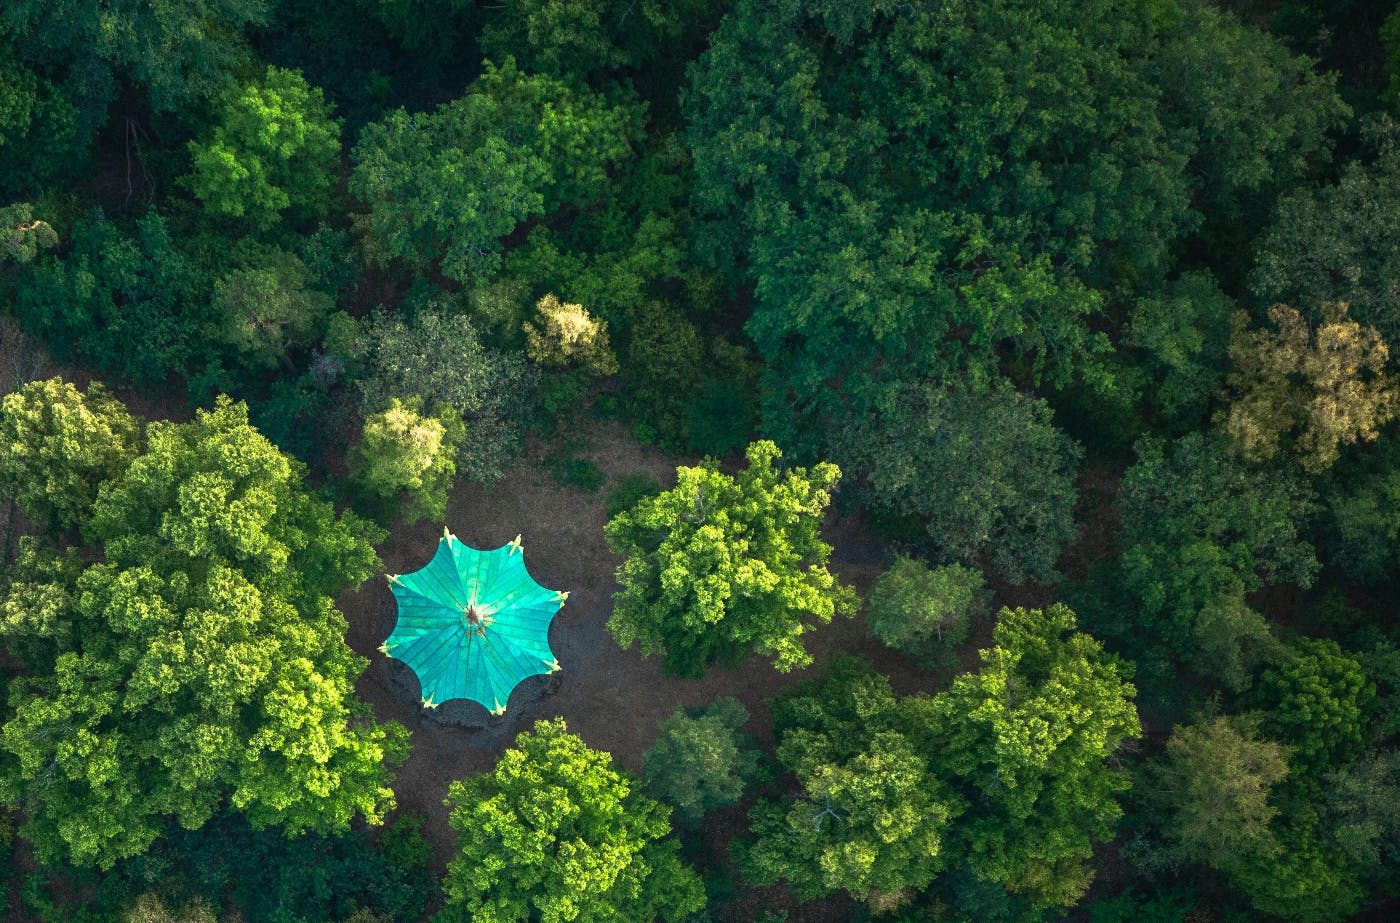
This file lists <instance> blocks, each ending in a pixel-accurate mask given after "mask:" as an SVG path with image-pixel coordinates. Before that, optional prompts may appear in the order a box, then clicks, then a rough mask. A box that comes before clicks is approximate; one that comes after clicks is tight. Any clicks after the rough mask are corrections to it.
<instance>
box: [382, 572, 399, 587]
mask: <svg viewBox="0 0 1400 923" xmlns="http://www.w3.org/2000/svg"><path fill="white" fill-rule="evenodd" d="M400 576H401V575H399V574H385V575H384V579H385V580H387V581H389V582H390V583H396V584H398V585H399V586H403V584H402V583H399V577H400Z"/></svg>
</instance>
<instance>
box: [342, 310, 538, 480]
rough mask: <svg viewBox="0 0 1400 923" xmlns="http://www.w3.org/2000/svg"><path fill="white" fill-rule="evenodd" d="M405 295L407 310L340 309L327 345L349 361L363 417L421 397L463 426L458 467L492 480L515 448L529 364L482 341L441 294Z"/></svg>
mask: <svg viewBox="0 0 1400 923" xmlns="http://www.w3.org/2000/svg"><path fill="white" fill-rule="evenodd" d="M410 295H411V297H410V298H409V299H408V301H409V304H408V305H407V306H408V307H409V308H411V310H408V311H400V312H395V313H389V312H387V311H384V310H379V311H376V312H374V313H373V314H371V315H370V316H369V317H368V318H367V319H365V320H364V321H361V322H359V323H355V322H353V321H352V320H351V319H350V318H349V317H347V316H346V315H343V314H342V315H339V318H340V321H343V322H344V323H342V324H341V327H342V330H344V331H345V332H346V336H344V337H340V338H336V339H334V341H333V342H332V338H331V337H329V336H328V343H327V345H328V346H329V347H331V349H332V352H335V353H338V354H340V355H342V356H344V357H345V358H346V359H348V360H349V361H350V363H351V366H352V370H351V374H352V378H353V379H354V381H355V387H356V389H357V390H358V392H359V395H360V409H361V411H362V412H363V413H364V414H365V416H366V417H368V416H370V415H373V414H377V413H382V412H384V410H385V409H386V408H388V407H389V405H390V403H391V402H392V401H393V400H394V399H398V400H400V401H413V400H421V401H422V405H423V407H425V408H428V410H429V411H430V412H432V413H434V414H436V413H438V411H439V409H440V408H450V409H451V410H452V411H455V412H456V413H457V414H460V416H461V419H462V422H463V423H464V424H465V426H466V430H465V434H464V435H463V436H462V438H461V440H460V443H459V444H458V448H457V454H456V461H455V464H456V466H457V473H458V474H459V475H461V476H462V477H464V478H466V479H468V480H478V481H494V480H495V479H496V478H498V477H500V476H501V472H502V470H503V468H504V466H505V464H506V462H507V461H509V460H510V458H511V457H512V456H513V455H514V454H515V453H516V452H517V451H518V450H519V447H520V438H521V431H522V430H523V429H524V426H525V424H526V422H527V421H528V417H527V413H528V408H529V406H530V401H531V397H532V395H531V392H532V389H533V387H534V381H535V379H534V376H533V374H532V370H531V369H530V368H529V367H528V366H527V365H526V364H525V362H524V361H523V360H522V358H521V357H520V356H519V355H518V354H513V353H509V352H504V351H499V350H496V349H492V348H490V347H487V346H485V345H483V344H482V342H481V337H480V336H479V335H478V334H477V330H476V327H475V326H474V325H473V324H472V322H471V320H470V319H469V318H468V317H467V316H466V315H465V314H464V313H460V312H459V311H457V310H454V307H453V305H451V304H449V302H448V301H447V299H446V298H445V297H444V296H442V295H441V294H440V293H435V294H429V295H427V297H426V298H422V299H420V298H418V297H416V296H415V295H414V293H410Z"/></svg>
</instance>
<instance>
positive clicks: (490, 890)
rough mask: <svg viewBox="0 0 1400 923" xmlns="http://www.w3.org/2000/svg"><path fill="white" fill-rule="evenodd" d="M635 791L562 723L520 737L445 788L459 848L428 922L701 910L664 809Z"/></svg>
mask: <svg viewBox="0 0 1400 923" xmlns="http://www.w3.org/2000/svg"><path fill="white" fill-rule="evenodd" d="M634 784H635V783H634V781H633V780H632V779H631V778H630V777H628V776H627V775H626V774H624V773H621V772H618V771H617V770H615V769H613V768H612V765H611V759H610V758H609V757H608V755H607V754H606V753H599V752H597V751H596V750H590V749H589V748H588V747H587V746H585V745H584V743H583V741H582V740H580V739H579V738H577V737H575V736H573V735H572V734H569V733H568V730H567V728H566V727H565V725H564V722H563V721H562V720H553V721H540V722H538V723H536V725H535V727H534V730H533V731H524V732H522V733H521V734H520V735H519V736H518V737H517V738H516V740H515V747H514V748H512V749H509V750H506V751H505V752H504V753H503V754H501V757H500V759H499V761H498V762H497V764H496V768H495V769H494V770H493V771H491V772H490V773H487V774H485V775H481V776H476V777H474V778H471V779H468V780H466V781H464V782H453V783H452V785H451V787H450V788H449V790H448V796H447V804H448V807H449V808H450V809H451V812H452V813H451V816H450V823H451V824H452V828H453V829H454V830H456V831H457V834H458V839H457V849H458V852H457V855H456V857H455V858H454V859H452V861H451V862H449V863H448V867H447V878H446V880H445V881H444V882H443V886H444V889H445V891H446V893H447V904H446V907H445V908H444V909H443V911H442V912H441V913H440V914H439V915H438V916H437V917H436V919H437V920H439V921H441V923H452V921H468V920H470V921H473V923H506V921H521V923H524V921H527V920H531V919H542V920H557V921H560V923H567V921H573V920H577V921H580V923H595V921H596V923H601V921H604V920H643V919H645V920H651V919H655V918H657V917H659V918H661V919H662V920H665V921H666V923H674V921H679V920H682V919H684V918H685V916H686V915H687V914H689V913H691V912H693V911H696V910H699V909H700V908H701V907H702V906H703V905H704V893H703V891H702V889H701V887H700V879H699V876H697V875H696V874H695V873H694V872H693V871H691V870H690V869H689V868H687V867H686V866H684V865H683V864H682V863H681V861H680V859H679V857H678V855H677V846H676V843H675V841H674V840H672V839H670V838H668V837H667V834H668V833H669V832H670V824H669V823H668V822H667V818H666V813H667V812H666V809H665V808H664V807H663V806H662V805H660V804H658V803H657V802H655V801H653V800H651V799H650V798H648V797H646V796H645V795H643V794H641V793H640V792H639V791H637V790H636V789H635V788H634Z"/></svg>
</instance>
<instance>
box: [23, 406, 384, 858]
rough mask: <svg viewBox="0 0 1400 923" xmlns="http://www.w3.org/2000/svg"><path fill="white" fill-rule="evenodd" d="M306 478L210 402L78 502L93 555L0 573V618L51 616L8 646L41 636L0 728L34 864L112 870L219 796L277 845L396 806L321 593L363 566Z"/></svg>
mask: <svg viewBox="0 0 1400 923" xmlns="http://www.w3.org/2000/svg"><path fill="white" fill-rule="evenodd" d="M302 477H303V474H302V470H301V469H300V468H299V467H298V466H297V465H296V464H295V463H293V462H292V461H290V460H289V459H287V458H286V457H285V456H283V455H282V454H281V453H280V452H278V451H277V450H276V448H275V447H273V446H272V445H271V444H270V443H268V442H267V441H266V440H265V439H264V438H263V437H262V436H261V435H259V434H258V433H257V432H256V431H255V430H253V429H252V428H251V427H250V426H249V425H248V422H247V413H246V410H245V409H244V408H243V406H242V405H236V404H233V403H230V402H229V401H227V399H221V400H220V402H219V404H218V406H217V407H216V408H215V409H214V410H212V411H200V412H199V413H198V414H197V415H196V418H195V420H194V421H193V422H190V423H152V424H150V425H149V426H148V427H147V447H146V449H145V451H144V452H143V453H142V454H141V455H140V456H138V457H137V458H136V459H135V460H133V461H132V462H131V463H130V464H129V465H127V466H126V467H125V470H123V471H120V472H118V473H117V476H116V477H115V478H114V479H112V480H109V481H107V482H105V483H104V484H103V485H102V487H101V490H100V494H99V497H98V500H97V503H96V504H95V506H94V508H93V511H92V515H91V518H90V521H89V524H88V528H87V531H88V532H89V533H90V534H91V538H92V539H93V540H94V541H95V542H96V543H97V544H98V546H99V547H100V548H101V551H102V558H101V560H100V561H99V562H98V563H93V564H90V565H86V566H82V567H76V568H75V567H71V566H69V567H61V568H54V567H49V566H43V565H42V558H31V563H30V564H29V565H28V566H27V567H25V568H24V569H23V570H22V572H21V575H20V576H19V577H17V578H16V579H15V580H14V581H13V582H12V583H11V585H10V587H9V588H8V590H7V595H8V597H9V599H10V600H11V602H10V603H8V604H7V609H8V608H10V607H11V606H12V605H13V604H14V601H15V600H20V599H26V598H33V597H34V596H35V595H36V594H37V595H42V596H45V597H47V598H49V599H51V600H52V601H53V602H52V604H51V605H52V607H53V612H54V615H53V617H51V618H49V619H47V620H45V621H42V622H38V623H35V622H32V621H30V622H19V623H16V622H15V621H13V620H7V621H6V622H5V624H4V630H5V632H6V634H7V635H8V636H14V635H15V634H19V635H20V637H21V638H23V639H24V640H28V641H30V642H33V641H37V640H43V639H44V638H45V637H48V638H50V639H51V640H52V641H53V642H55V643H56V644H57V645H58V653H57V656H56V658H54V660H53V667H52V669H51V670H47V669H46V670H43V671H42V672H36V673H34V674H33V675H31V676H28V677H22V678H19V679H17V680H15V681H14V683H13V684H12V687H11V696H10V704H11V706H12V707H13V712H12V714H11V715H10V717H9V719H8V721H7V722H6V723H5V725H4V727H3V729H0V749H3V751H4V756H5V759H6V760H7V763H8V771H7V772H6V773H5V779H4V782H3V784H0V798H3V800H4V801H5V802H6V803H7V804H10V805H22V806H23V807H24V809H25V812H26V815H27V821H26V823H25V827H24V831H25V834H26V836H27V837H28V838H29V839H30V840H31V841H32V842H33V843H34V847H35V850H36V853H37V854H38V855H39V856H40V857H41V858H45V859H52V858H53V857H57V856H63V857H69V858H71V860H72V861H73V862H75V863H77V864H81V865H97V866H99V867H103V868H108V867H110V866H111V865H112V864H113V863H114V862H116V861H117V860H118V859H122V858H125V857H129V856H133V855H137V854H139V853H141V852H143V851H145V850H146V849H147V848H148V847H149V846H150V844H151V843H152V841H153V840H154V839H155V838H156V837H157V836H158V835H159V833H160V831H161V829H162V827H163V825H164V822H165V820H166V819H167V818H174V819H177V820H178V821H179V823H180V824H181V825H182V826H184V827H187V828H191V829H193V828H198V827H200V826H202V825H203V824H204V823H206V822H207V821H208V820H209V819H210V818H211V817H213V816H214V814H215V813H216V812H217V811H218V810H220V809H221V808H222V806H223V805H224V804H225V803H227V804H231V805H233V806H234V807H236V808H238V809H239V810H241V811H243V812H244V813H245V814H246V816H247V817H248V819H249V820H250V821H251V822H252V823H253V824H254V825H257V826H266V825H269V824H277V825H279V826H281V827H283V828H284V829H285V830H286V831H288V832H290V833H296V832H299V831H302V830H307V829H315V830H336V829H344V828H345V827H346V826H347V825H348V824H349V823H350V820H351V818H352V817H354V816H356V815H361V816H363V817H365V818H366V819H368V820H369V821H371V822H379V821H380V820H381V819H382V818H383V815H384V812H385V811H386V810H387V809H389V808H391V807H392V806H393V794H392V792H391V791H390V789H389V787H388V782H389V776H390V772H389V767H391V766H393V765H395V764H397V763H398V762H401V761H402V760H403V758H404V757H405V756H406V732H405V731H404V730H403V729H402V728H401V727H399V726H398V725H395V724H387V725H378V724H376V723H374V722H373V721H371V720H368V719H367V718H365V717H363V716H362V715H360V714H359V713H358V711H357V709H356V707H355V706H354V703H353V701H352V700H351V698H350V694H351V689H352V687H353V684H354V680H355V677H356V676H357V675H358V673H359V672H360V671H361V670H362V669H363V668H364V665H365V661H364V660H362V659H361V658H359V657H356V656H355V655H354V654H353V653H352V652H351V651H350V650H349V648H348V647H346V646H345V643H344V640H343V636H344V631H345V621H344V619H343V618H342V617H341V616H340V614H339V613H338V612H337V611H336V610H335V609H334V608H333V606H332V605H331V602H330V598H329V597H330V594H332V593H334V592H336V591H337V590H339V589H340V588H341V587H342V586H344V585H345V584H346V583H359V582H360V581H362V580H364V579H365V578H366V577H367V576H369V574H370V573H371V572H373V570H374V569H375V568H376V567H377V566H378V558H377V557H376V556H375V554H374V552H373V550H372V549H371V547H370V545H369V543H368V541H367V540H366V537H367V535H368V534H369V530H367V529H366V528H365V527H364V526H363V525H362V524H361V523H360V522H359V521H357V520H356V519H355V518H354V517H353V516H351V515H349V514H347V515H344V516H342V517H339V518H337V517H336V516H335V515H334V512H333V510H332V509H331V507H330V505H329V504H327V503H325V501H322V500H318V499H315V498H313V497H312V496H310V495H309V494H307V493H306V492H305V490H304V488H303V487H302V486H301V483H300V482H301V480H302ZM26 636H27V637H26Z"/></svg>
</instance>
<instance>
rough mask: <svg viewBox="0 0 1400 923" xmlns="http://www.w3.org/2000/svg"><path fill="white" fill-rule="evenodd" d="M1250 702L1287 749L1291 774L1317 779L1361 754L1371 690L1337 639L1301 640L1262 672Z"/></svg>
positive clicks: (1372, 696)
mask: <svg viewBox="0 0 1400 923" xmlns="http://www.w3.org/2000/svg"><path fill="white" fill-rule="evenodd" d="M1253 693H1254V695H1253V700H1254V701H1255V702H1256V703H1257V704H1259V705H1261V706H1262V707H1263V709H1264V724H1263V727H1264V730H1265V731H1267V732H1269V733H1270V734H1271V735H1272V736H1274V737H1275V738H1276V739H1278V740H1280V741H1282V742H1284V743H1286V744H1288V745H1289V747H1290V748H1291V751H1292V752H1291V755H1290V758H1289V763H1290V765H1291V766H1292V767H1293V769H1294V771H1295V773H1296V774H1298V775H1300V776H1307V777H1311V778H1318V777H1320V776H1321V775H1322V774H1324V773H1326V772H1328V771H1330V770H1332V769H1335V768H1336V767H1337V766H1340V765H1342V764H1344V763H1347V762H1349V761H1350V760H1352V759H1354V758H1356V757H1357V756H1359V755H1360V754H1361V751H1362V749H1363V748H1364V746H1365V744H1366V742H1367V741H1366V725H1367V723H1368V722H1369V720H1370V710H1371V705H1372V703H1373V702H1374V701H1375V698H1376V687H1375V684H1374V683H1372V682H1371V681H1370V680H1369V679H1368V678H1367V676H1366V671H1365V670H1364V669H1363V668H1362V665H1361V664H1360V662H1358V661H1357V659H1356V658H1355V657H1352V656H1350V655H1348V654H1347V653H1345V652H1344V651H1343V650H1342V649H1341V648H1340V647H1338V646H1337V642H1336V641H1332V640H1330V639H1327V638H1321V639H1316V638H1303V639H1299V640H1298V641H1296V642H1294V644H1293V645H1292V650H1291V651H1290V652H1289V656H1287V657H1285V658H1283V659H1282V660H1281V661H1280V662H1279V663H1277V664H1274V665H1272V666H1270V667H1268V668H1266V669H1265V670H1264V672H1263V675H1262V676H1261V677H1260V680H1259V683H1258V684H1257V685H1256V686H1255V687H1254V690H1253Z"/></svg>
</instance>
